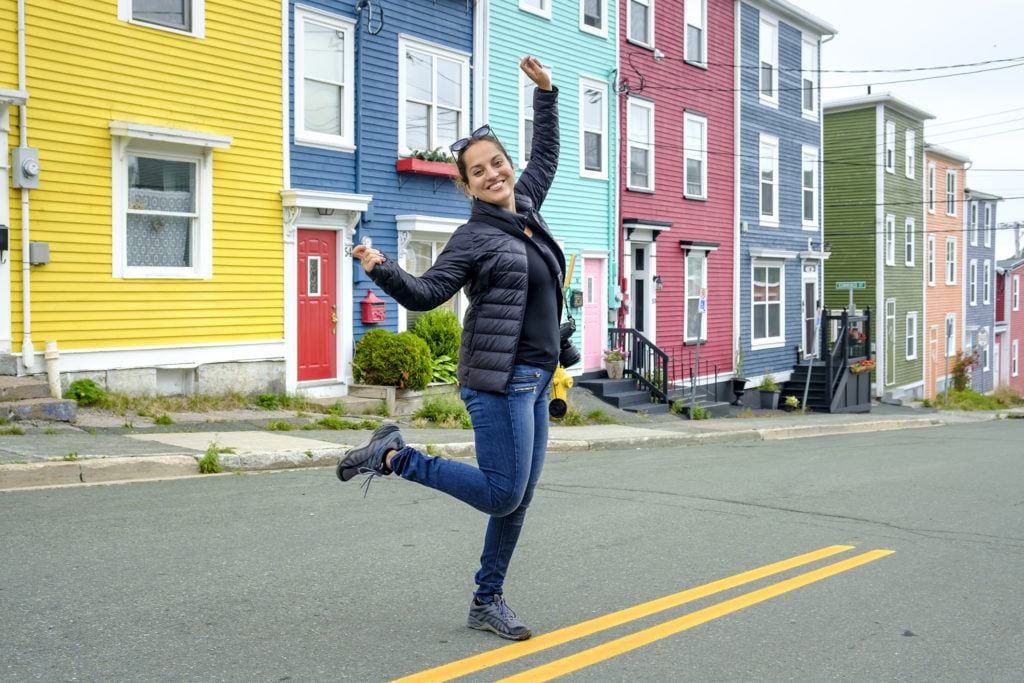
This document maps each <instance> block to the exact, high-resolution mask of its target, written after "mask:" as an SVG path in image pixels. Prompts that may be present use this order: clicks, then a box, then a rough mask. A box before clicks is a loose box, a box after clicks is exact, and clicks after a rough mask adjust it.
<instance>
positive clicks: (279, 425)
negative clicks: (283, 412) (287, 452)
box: [264, 420, 298, 432]
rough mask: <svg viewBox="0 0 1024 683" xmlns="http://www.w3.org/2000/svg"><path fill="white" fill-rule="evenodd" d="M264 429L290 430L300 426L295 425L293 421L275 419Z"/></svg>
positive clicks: (271, 430)
mask: <svg viewBox="0 0 1024 683" xmlns="http://www.w3.org/2000/svg"><path fill="white" fill-rule="evenodd" d="M264 429H266V430H267V431H268V432H290V431H292V430H294V429H298V427H296V426H295V425H293V424H292V423H291V422H284V421H283V420H274V421H273V422H268V423H267V424H266V426H265V427H264Z"/></svg>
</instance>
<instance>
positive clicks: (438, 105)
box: [398, 36, 469, 154]
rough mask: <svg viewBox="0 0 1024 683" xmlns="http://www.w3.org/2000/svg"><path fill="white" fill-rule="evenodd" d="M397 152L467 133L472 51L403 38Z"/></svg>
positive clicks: (437, 145)
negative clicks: (470, 55)
mask: <svg viewBox="0 0 1024 683" xmlns="http://www.w3.org/2000/svg"><path fill="white" fill-rule="evenodd" d="M398 54H399V62H398V65H399V74H398V89H399V96H398V100H399V105H398V107H399V108H398V151H399V154H410V153H411V152H412V151H413V150H432V149H438V148H440V149H447V148H448V145H450V144H451V143H453V142H455V141H456V140H458V139H459V138H461V137H465V136H466V135H468V134H469V56H468V55H466V54H463V53H459V52H455V51H453V50H448V49H446V48H443V47H440V46H437V45H433V44H430V43H423V42H420V41H417V40H412V39H411V38H406V37H404V36H403V37H399V40H398Z"/></svg>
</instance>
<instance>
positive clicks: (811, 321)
mask: <svg viewBox="0 0 1024 683" xmlns="http://www.w3.org/2000/svg"><path fill="white" fill-rule="evenodd" d="M802 282H803V291H802V292H801V293H800V295H801V297H802V298H803V306H802V311H803V316H802V318H803V349H804V358H811V357H818V356H820V355H821V354H820V352H819V349H818V348H817V341H818V337H819V336H820V335H819V334H818V325H817V321H818V305H819V303H820V302H819V296H818V266H817V265H815V264H805V265H804V272H803V279H802Z"/></svg>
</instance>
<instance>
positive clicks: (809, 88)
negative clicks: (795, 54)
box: [800, 40, 818, 118]
mask: <svg viewBox="0 0 1024 683" xmlns="http://www.w3.org/2000/svg"><path fill="white" fill-rule="evenodd" d="M800 72H801V76H800V108H801V109H802V110H803V113H804V116H809V117H812V118H813V117H816V116H817V115H818V97H817V90H816V88H815V87H814V86H815V84H816V83H817V82H818V43H817V42H816V41H810V40H805V41H803V43H802V46H801V51H800Z"/></svg>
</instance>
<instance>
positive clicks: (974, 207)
mask: <svg viewBox="0 0 1024 683" xmlns="http://www.w3.org/2000/svg"><path fill="white" fill-rule="evenodd" d="M970 217H971V220H970V223H969V224H968V227H969V229H970V232H971V246H972V247H976V246H978V202H971V208H970Z"/></svg>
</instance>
